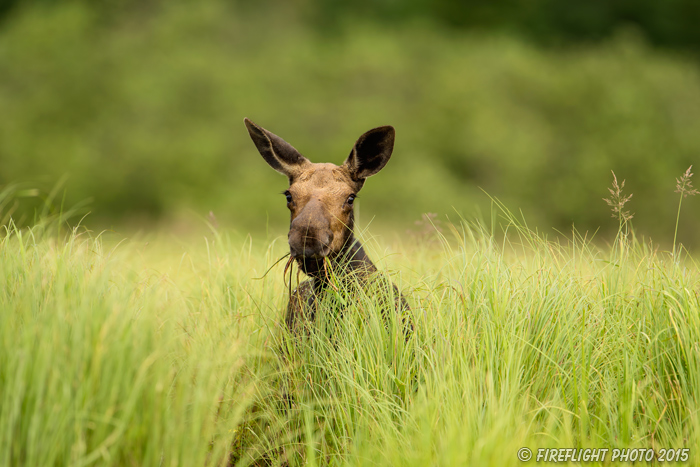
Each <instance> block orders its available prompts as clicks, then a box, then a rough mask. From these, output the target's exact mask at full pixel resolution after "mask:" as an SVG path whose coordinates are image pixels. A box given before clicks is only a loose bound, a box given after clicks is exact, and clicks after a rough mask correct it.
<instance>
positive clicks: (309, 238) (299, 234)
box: [289, 225, 333, 258]
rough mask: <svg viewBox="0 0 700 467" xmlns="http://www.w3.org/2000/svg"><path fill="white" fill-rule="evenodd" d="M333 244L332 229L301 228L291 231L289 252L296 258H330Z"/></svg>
mask: <svg viewBox="0 0 700 467" xmlns="http://www.w3.org/2000/svg"><path fill="white" fill-rule="evenodd" d="M332 242H333V233H332V232H331V231H330V229H315V228H313V227H299V228H294V225H292V229H291V230H290V231H289V251H290V253H291V255H292V257H294V258H299V257H305V258H322V257H324V256H328V254H329V253H330V251H331V243H332Z"/></svg>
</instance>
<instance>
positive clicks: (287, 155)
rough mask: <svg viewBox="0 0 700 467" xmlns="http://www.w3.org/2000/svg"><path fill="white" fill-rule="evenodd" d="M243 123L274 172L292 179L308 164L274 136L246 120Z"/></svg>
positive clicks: (291, 147)
mask: <svg viewBox="0 0 700 467" xmlns="http://www.w3.org/2000/svg"><path fill="white" fill-rule="evenodd" d="M244 121H245V126H246V128H248V133H249V134H250V138H251V139H252V140H253V143H255V146H256V147H257V148H258V151H259V152H260V155H261V156H263V159H265V161H267V163H268V164H270V167H272V168H273V169H275V170H276V171H278V172H280V173H282V174H284V175H286V176H287V177H289V178H290V179H292V178H293V177H294V176H295V175H296V174H298V173H299V171H300V170H301V168H302V167H303V166H304V165H306V164H309V160H308V159H307V158H306V157H304V156H302V155H301V153H299V151H297V150H296V149H294V147H293V146H292V145H291V144H289V143H288V142H286V141H285V140H283V139H282V138H280V137H279V136H277V135H276V134H274V133H270V132H269V131H267V130H266V129H264V128H263V127H260V126H258V125H256V124H255V123H253V122H251V121H250V120H248V119H247V118H246V119H244Z"/></svg>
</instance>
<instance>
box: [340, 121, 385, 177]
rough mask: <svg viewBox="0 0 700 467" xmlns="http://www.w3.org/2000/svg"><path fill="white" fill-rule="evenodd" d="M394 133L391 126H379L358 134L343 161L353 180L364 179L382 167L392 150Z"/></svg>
mask: <svg viewBox="0 0 700 467" xmlns="http://www.w3.org/2000/svg"><path fill="white" fill-rule="evenodd" d="M395 135H396V132H395V131H394V127H393V126H380V127H378V128H374V129H372V130H369V131H368V132H367V133H365V134H364V135H362V136H360V138H359V139H358V140H357V142H356V143H355V146H353V148H352V151H351V152H350V155H349V156H348V158H347V159H346V161H345V166H346V167H347V168H348V169H349V170H350V175H351V176H352V178H353V179H354V180H356V181H360V180H364V179H365V178H367V177H369V176H370V175H374V174H376V173H377V172H379V171H380V170H382V168H384V166H385V165H386V163H387V162H389V158H390V157H391V152H392V151H393V150H394V137H395Z"/></svg>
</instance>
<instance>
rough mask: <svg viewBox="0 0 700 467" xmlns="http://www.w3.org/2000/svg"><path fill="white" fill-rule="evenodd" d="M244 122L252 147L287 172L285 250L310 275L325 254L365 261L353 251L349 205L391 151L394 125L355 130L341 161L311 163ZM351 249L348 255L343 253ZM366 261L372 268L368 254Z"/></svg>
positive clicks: (320, 265)
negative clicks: (288, 216)
mask: <svg viewBox="0 0 700 467" xmlns="http://www.w3.org/2000/svg"><path fill="white" fill-rule="evenodd" d="M245 125H246V127H247V128H248V133H249V134H250V137H251V138H252V140H253V142H254V143H255V146H256V147H257V148H258V151H259V152H260V154H261V155H262V156H263V158H264V159H265V161H267V163H268V164H269V165H270V166H271V167H272V168H273V169H275V170H276V171H278V172H280V173H282V174H284V175H286V176H287V178H289V188H288V189H287V190H286V191H285V192H284V195H285V196H286V198H287V207H288V208H289V211H290V213H291V223H290V227H289V235H288V237H289V251H290V254H291V256H292V257H293V258H294V259H296V260H297V263H298V264H299V267H300V268H301V269H302V270H303V271H304V272H305V273H306V274H308V275H310V276H312V277H316V276H318V275H319V272H320V271H321V270H322V269H323V263H324V260H325V259H329V260H339V259H340V258H342V257H343V256H344V255H345V257H346V259H348V260H356V261H357V260H360V261H365V255H364V251H361V249H360V250H359V251H353V249H352V248H353V243H354V236H353V227H354V216H353V206H354V201H355V198H356V197H357V194H358V192H359V191H360V189H362V186H363V185H364V183H365V179H366V178H367V177H370V176H372V175H374V174H376V173H377V172H379V171H380V170H381V169H382V168H383V167H384V166H385V165H386V163H387V162H389V158H390V157H391V153H392V150H393V148H394V136H395V132H394V128H393V127H391V126H382V127H378V128H374V129H372V130H369V131H368V132H367V133H365V134H363V135H362V136H360V138H359V139H358V140H357V142H356V143H355V145H354V146H353V148H352V150H351V151H350V155H349V156H348V158H347V159H346V160H345V162H344V163H343V165H340V166H337V165H335V164H331V163H313V162H311V161H309V160H308V159H307V158H305V157H304V156H302V155H301V153H300V152H299V151H297V150H296V149H294V147H293V146H292V145H291V144H289V143H287V142H286V141H284V140H283V139H282V138H280V137H279V136H277V135H275V134H273V133H271V132H269V131H267V130H265V129H264V128H262V127H260V126H258V125H256V124H255V123H253V122H251V121H250V120H248V119H247V118H246V119H245ZM350 252H352V258H350V257H349V256H350V255H347V253H350ZM366 263H367V264H368V265H369V266H371V267H372V268H373V265H372V263H371V262H370V261H369V259H366Z"/></svg>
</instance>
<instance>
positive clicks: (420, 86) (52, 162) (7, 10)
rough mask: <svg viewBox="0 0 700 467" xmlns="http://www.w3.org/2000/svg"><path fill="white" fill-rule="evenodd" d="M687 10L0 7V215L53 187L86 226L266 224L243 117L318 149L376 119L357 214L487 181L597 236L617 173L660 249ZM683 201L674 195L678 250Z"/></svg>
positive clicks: (695, 210)
mask: <svg viewBox="0 0 700 467" xmlns="http://www.w3.org/2000/svg"><path fill="white" fill-rule="evenodd" d="M699 20H700V2H697V1H691V0H665V1H663V2H661V1H652V0H637V1H631V0H617V1H568V2H564V1H556V0H533V1H524V0H505V1H500V2H493V1H486V0H471V1H462V2H457V1H448V0H432V1H428V0H407V1H398V0H382V1H369V0H355V1H349V2H338V1H332V0H293V1H285V2H283V1H279V0H262V1H259V2H243V1H223V0H203V1H199V2H185V1H178V0H175V1H168V2H166V1H157V0H150V1H135V0H134V1H117V0H105V1H101V2H87V1H58V0H43V1H42V0H35V1H21V0H3V1H0V186H2V187H3V188H0V190H3V189H4V190H5V191H6V192H9V191H12V192H13V193H14V196H13V197H12V199H11V200H9V198H8V197H5V198H4V199H5V201H4V204H3V206H1V208H2V212H0V214H3V213H4V214H7V213H8V212H10V211H11V212H12V215H13V217H14V218H15V219H16V220H18V221H26V220H28V219H30V218H31V217H32V213H33V212H34V211H35V210H36V209H38V208H41V207H42V205H43V204H44V203H45V202H46V200H47V199H50V203H51V206H52V207H51V209H54V210H55V209H60V205H61V204H62V205H64V206H72V205H76V204H79V203H82V202H87V203H88V207H87V208H86V209H89V211H91V214H90V216H88V218H87V219H86V220H85V221H84V222H85V223H87V224H89V225H94V226H95V227H104V226H114V227H117V228H118V227H119V226H121V225H134V224H136V225H144V223H147V224H151V223H157V222H169V221H172V220H173V219H179V218H182V217H183V216H184V217H187V216H188V215H190V214H191V213H192V212H195V213H198V214H200V215H202V216H206V214H207V213H208V212H209V211H212V212H213V213H214V214H215V216H216V218H217V221H218V222H221V223H225V224H227V225H231V226H233V227H235V228H238V229H241V230H261V229H264V228H272V229H275V228H282V227H283V226H284V224H285V223H286V222H287V218H286V212H285V208H284V198H283V197H282V196H281V195H280V194H279V193H280V192H281V191H282V190H284V188H285V180H284V178H283V177H281V176H279V175H278V174H276V173H275V172H274V171H272V170H271V169H270V168H269V167H268V166H267V165H266V164H265V163H264V161H263V160H262V158H260V156H259V155H258V154H257V152H256V151H255V148H254V146H253V145H252V143H251V142H250V140H249V138H248V135H247V133H246V131H245V128H244V126H243V123H242V120H243V117H244V116H246V117H249V118H251V119H252V120H253V121H255V122H256V123H258V124H260V125H262V126H264V127H266V128H268V129H269V130H271V131H273V132H275V133H277V134H278V135H280V136H281V137H283V138H285V139H286V140H288V141H289V142H290V143H291V144H293V145H294V146H295V147H297V148H298V149H299V150H300V151H301V152H302V153H304V154H305V155H306V156H307V157H309V158H310V159H311V160H313V161H331V162H335V163H341V162H342V161H343V159H344V158H345V157H346V156H347V153H348V152H349V150H350V147H351V146H352V144H353V142H354V141H355V139H356V138H357V137H358V136H359V135H360V134H361V133H362V132H364V131H366V130H368V129H369V128H372V127H374V126H378V125H384V124H392V125H394V126H395V127H396V129H397V144H396V149H395V153H394V158H393V159H392V161H391V162H390V163H389V165H388V166H387V168H386V169H385V171H384V172H382V173H381V174H379V175H378V176H377V177H376V179H371V180H370V181H369V182H368V183H367V185H366V187H365V188H364V189H363V192H362V194H361V197H362V198H368V199H371V201H370V202H367V203H366V204H365V205H363V203H360V219H361V222H364V223H365V224H366V223H368V222H370V220H372V219H376V220H374V221H373V222H374V223H376V224H379V225H380V226H381V225H387V226H388V225H391V226H392V228H395V226H396V225H399V226H404V225H405V226H411V225H412V224H413V222H414V221H416V220H418V219H420V217H421V214H422V213H424V212H434V213H438V214H439V215H441V216H443V215H449V216H452V217H456V216H457V215H463V216H465V217H467V218H469V217H472V216H473V215H475V213H477V212H480V211H481V212H488V210H489V203H490V201H489V199H488V197H487V196H486V195H485V194H484V193H483V191H482V190H484V191H486V192H487V193H488V194H489V195H491V196H494V197H496V198H498V199H500V200H502V201H504V202H505V204H506V205H507V206H508V207H510V208H511V209H513V210H514V211H518V210H521V211H522V213H523V215H524V216H525V219H526V220H527V221H528V223H529V224H530V225H531V226H537V227H539V228H541V229H544V230H545V231H549V230H550V229H552V228H555V229H558V230H561V231H569V230H570V228H571V226H572V225H575V226H576V228H577V229H579V230H580V231H589V232H594V231H600V233H599V235H605V234H607V233H609V232H612V231H615V230H616V229H617V223H616V221H615V220H614V219H611V218H610V211H609V210H608V207H607V205H606V204H605V202H603V200H602V198H603V197H606V196H607V195H608V192H607V189H606V188H607V186H609V185H610V182H611V180H612V174H611V172H610V171H611V170H614V171H615V173H616V174H617V176H618V178H620V179H626V180H627V183H626V185H625V190H626V191H627V192H629V193H634V197H633V198H632V200H631V201H630V203H629V205H628V206H629V209H630V210H631V211H632V212H633V213H634V219H633V224H634V226H635V228H636V230H637V232H638V233H640V234H643V235H651V236H652V237H653V238H654V239H655V240H657V241H660V242H667V241H669V240H670V239H671V238H672V236H673V231H674V225H675V219H676V209H677V205H678V198H677V196H678V194H676V193H674V189H675V179H676V178H677V177H679V176H680V175H681V174H682V173H683V172H684V171H685V170H686V169H687V167H688V166H689V165H691V164H697V165H698V167H697V168H698V169H699V170H700V131H698V124H697V122H698V121H700V70H699V69H698V55H697V51H698V46H699V45H700V28H698V27H697V24H700V23H699ZM699 183H700V182H699ZM56 189H57V192H58V193H59V194H58V195H56V196H50V193H51V191H52V190H54V191H56ZM8 200H9V201H8ZM183 213H185V214H183ZM187 213H189V214H187ZM699 214H700V200H694V199H690V200H688V201H687V202H685V204H684V207H683V213H682V218H681V223H680V230H679V238H680V240H681V241H683V242H684V243H686V244H693V243H695V244H697V243H698V241H700V238H698V237H697V235H696V234H695V232H697V231H698V228H700V216H699ZM2 217H3V215H0V218H2ZM4 217H5V219H7V216H4Z"/></svg>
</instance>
